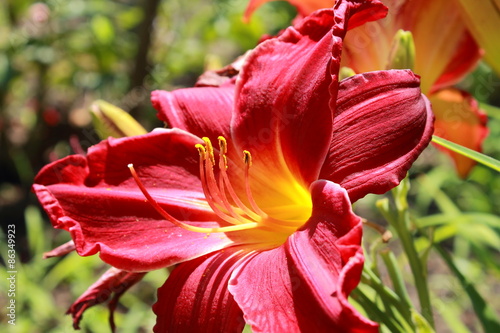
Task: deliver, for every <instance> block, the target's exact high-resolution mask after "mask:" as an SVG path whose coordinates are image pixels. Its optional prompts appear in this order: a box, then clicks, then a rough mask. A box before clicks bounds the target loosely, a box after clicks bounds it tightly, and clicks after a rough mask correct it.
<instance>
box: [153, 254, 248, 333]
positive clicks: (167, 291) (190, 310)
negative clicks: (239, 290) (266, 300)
mask: <svg viewBox="0 0 500 333" xmlns="http://www.w3.org/2000/svg"><path fill="white" fill-rule="evenodd" d="M244 255H245V253H244V252H240V250H238V248H233V249H226V250H225V251H224V252H223V251H220V252H217V253H215V254H213V255H209V256H205V257H201V258H198V259H195V260H192V261H189V262H186V263H183V264H181V265H179V266H178V267H176V268H175V269H174V271H173V272H172V273H171V274H170V276H169V277H168V279H167V281H166V282H165V284H164V285H163V286H162V287H161V288H160V289H159V290H158V301H157V303H156V304H155V305H153V311H154V312H155V314H156V315H157V320H156V325H155V327H154V332H158V333H160V332H161V333H163V332H171V333H174V332H179V333H184V332H193V333H195V332H207V333H209V332H238V333H239V332H241V331H242V330H243V327H244V326H245V321H244V320H243V314H242V312H241V310H240V308H239V307H238V305H237V304H236V302H235V301H234V299H233V296H232V295H231V294H230V293H229V292H228V290H227V284H228V280H229V277H230V275H231V272H232V270H233V268H234V266H235V265H238V263H239V262H240V260H241V259H242V257H243V256H244Z"/></svg>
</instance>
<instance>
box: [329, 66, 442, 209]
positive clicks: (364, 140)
mask: <svg viewBox="0 0 500 333" xmlns="http://www.w3.org/2000/svg"><path fill="white" fill-rule="evenodd" d="M419 83H420V82H419V78H418V77H417V76H415V75H414V74H413V73H412V72H411V71H408V70H390V71H379V72H369V73H364V74H359V75H355V76H353V77H351V78H348V79H346V80H343V81H342V82H341V83H340V89H339V98H338V104H337V114H336V116H335V120H334V125H333V138H332V143H331V146H330V152H329V155H328V157H327V159H326V161H325V165H324V167H323V170H322V172H321V175H320V178H323V179H328V180H331V181H333V182H335V183H338V184H340V185H341V186H342V187H344V188H345V189H347V192H348V193H349V197H350V198H351V201H353V202H354V201H356V200H358V199H359V198H362V197H363V196H365V195H366V194H368V193H376V194H382V193H385V192H386V191H388V190H390V189H391V188H393V187H394V186H396V185H397V184H399V182H400V181H401V180H402V179H403V178H404V177H405V176H406V172H407V171H408V169H409V168H410V167H411V165H412V163H413V162H414V161H415V159H416V158H417V157H418V155H419V154H420V153H421V152H422V150H423V149H424V148H425V147H426V146H427V145H428V143H429V141H430V139H431V136H432V132H433V121H434V116H433V114H432V110H431V108H430V103H429V101H428V100H427V98H426V97H425V96H424V95H422V94H421V92H420V88H419Z"/></svg>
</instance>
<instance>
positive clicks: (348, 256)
mask: <svg viewBox="0 0 500 333" xmlns="http://www.w3.org/2000/svg"><path fill="white" fill-rule="evenodd" d="M311 191H312V197H313V203H314V208H313V214H312V217H311V218H310V220H309V221H308V222H307V224H306V225H305V226H304V228H302V229H301V230H299V231H298V232H296V233H294V234H293V235H291V236H290V237H289V239H288V240H287V241H286V242H285V244H284V245H282V246H280V247H278V248H275V249H273V250H269V251H264V252H260V253H258V254H256V255H255V256H253V257H249V258H247V259H246V262H245V263H243V264H241V265H240V266H238V267H237V268H236V269H235V271H234V273H233V277H232V279H231V280H230V282H229V283H230V286H229V291H230V292H231V293H232V294H233V295H234V298H235V300H236V302H237V303H238V304H239V306H240V308H241V309H242V310H243V313H244V314H245V320H246V321H247V322H248V323H249V324H250V325H252V330H253V331H254V332H377V331H378V328H377V327H378V326H377V324H376V323H374V322H371V321H369V320H367V319H365V318H363V317H362V316H361V315H360V314H359V313H357V312H356V310H355V309H354V308H353V307H352V306H351V305H350V304H349V303H348V302H347V296H348V294H349V293H350V292H351V291H352V289H353V288H354V287H355V286H356V285H357V283H358V282H359V279H360V275H361V271H362V267H363V255H362V253H361V248H360V243H361V233H362V228H361V220H360V218H359V217H357V216H356V215H354V213H353V212H352V210H351V203H350V201H349V198H348V196H347V192H346V191H345V189H343V188H341V187H340V186H339V185H337V184H334V183H331V182H328V181H324V180H320V181H317V182H314V183H313V184H312V185H311Z"/></svg>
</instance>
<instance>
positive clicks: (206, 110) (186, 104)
mask: <svg viewBox="0 0 500 333" xmlns="http://www.w3.org/2000/svg"><path fill="white" fill-rule="evenodd" d="M151 101H152V103H153V106H154V107H155V108H156V110H158V118H159V119H160V120H162V121H165V122H167V123H168V125H169V126H170V127H175V128H179V129H182V130H185V131H187V132H190V133H192V134H194V135H196V136H198V137H200V138H201V137H205V136H206V137H209V138H210V140H212V141H214V142H217V137H218V136H219V135H222V136H225V137H226V138H228V137H230V133H229V123H230V122H231V114H232V110H233V107H234V84H232V83H227V84H224V85H222V86H221V87H196V88H185V89H177V90H174V91H172V92H168V91H162V90H156V91H153V92H152V93H151Z"/></svg>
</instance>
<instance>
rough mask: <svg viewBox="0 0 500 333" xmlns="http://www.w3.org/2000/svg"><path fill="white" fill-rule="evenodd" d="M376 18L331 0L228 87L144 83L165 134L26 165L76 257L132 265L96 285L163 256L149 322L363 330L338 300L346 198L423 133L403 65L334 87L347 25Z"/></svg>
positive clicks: (183, 327)
mask: <svg viewBox="0 0 500 333" xmlns="http://www.w3.org/2000/svg"><path fill="white" fill-rule="evenodd" d="M385 13H386V8H385V7H384V6H383V5H382V4H381V3H380V2H379V1H338V2H337V4H336V6H335V8H334V10H331V9H326V10H322V11H319V12H316V13H314V14H313V15H311V16H309V17H307V18H305V19H304V20H303V21H301V22H299V23H298V24H297V25H296V26H295V27H290V28H289V29H287V30H286V31H285V32H284V33H283V34H282V35H281V36H280V37H278V38H274V39H270V40H268V41H265V42H263V43H261V44H260V45H259V46H258V47H257V48H256V49H255V50H253V51H252V52H251V53H250V54H249V55H248V56H247V58H246V59H245V63H244V65H243V67H242V70H241V72H240V73H239V76H238V77H237V79H236V83H235V82H234V81H229V82H227V83H226V84H224V85H222V86H220V87H198V88H188V89H180V90H176V91H173V92H164V91H157V92H154V93H153V97H152V101H153V104H154V106H155V107H156V108H157V109H158V111H159V114H158V115H159V118H160V119H162V120H164V121H167V122H168V123H169V124H170V125H171V126H172V127H173V129H163V130H155V131H153V132H152V133H149V134H146V135H141V136H135V137H128V138H123V139H109V140H107V141H104V142H102V143H100V144H98V145H96V146H94V147H91V148H90V149H89V153H88V155H87V156H86V157H84V156H69V157H67V158H65V159H62V160H60V161H58V162H56V163H53V164H51V165H48V166H46V167H45V168H44V169H43V170H42V171H41V172H40V173H39V174H38V176H37V177H36V179H35V185H34V186H33V189H34V191H35V193H36V194H37V196H38V198H39V200H40V202H41V203H42V205H43V207H44V208H45V210H46V211H47V213H48V215H49V216H50V218H51V221H52V223H53V225H54V227H56V228H60V229H65V230H67V231H69V232H70V233H71V236H72V238H73V240H74V243H75V247H76V250H77V251H78V253H79V254H80V255H82V256H88V255H93V254H96V253H99V254H100V257H101V258H102V259H103V260H104V261H105V262H107V263H108V264H110V265H112V266H114V267H116V268H118V269H119V270H123V271H126V272H133V273H131V274H133V275H126V274H127V273H125V272H122V271H115V272H113V274H111V273H110V274H111V275H110V279H111V280H113V279H119V278H122V279H125V280H128V281H131V280H133V281H136V280H139V279H140V277H141V276H140V274H141V272H146V271H150V270H154V269H158V268H162V267H168V266H172V265H175V264H178V266H177V267H176V268H175V269H174V270H173V272H172V273H171V275H170V276H169V277H168V279H167V281H166V282H165V284H164V286H163V287H161V288H160V289H159V291H158V302H157V303H156V304H155V305H154V307H153V310H154V312H155V313H156V314H157V318H158V319H157V324H156V326H155V328H154V330H155V332H201V331H203V332H220V331H224V332H226V331H241V329H242V328H243V326H244V323H245V322H247V323H249V324H250V325H252V329H253V331H255V332H299V331H308V332H317V331H320V332H324V331H336V332H375V331H377V330H378V325H377V324H376V323H374V322H372V321H370V320H367V319H365V318H363V317H362V316H361V315H360V314H359V313H358V312H357V311H356V310H355V309H354V308H353V307H352V306H351V305H350V304H349V303H348V302H347V297H348V295H349V293H350V292H351V291H352V290H353V289H354V288H355V287H356V285H357V284H358V283H359V279H360V274H361V270H362V267H363V260H364V259H363V254H362V250H361V246H360V243H361V233H362V228H361V220H360V218H359V217H357V216H356V215H354V214H353V212H352V210H351V202H354V201H356V200H357V199H359V198H361V197H363V196H365V195H366V194H368V193H384V192H386V191H387V190H389V189H391V188H392V187H394V186H396V185H397V184H398V183H399V182H400V181H401V179H403V178H404V177H405V175H406V172H407V170H408V169H409V167H410V166H411V164H412V163H413V161H414V160H415V159H416V158H417V156H418V155H419V154H420V152H421V151H422V150H423V149H424V148H425V147H426V146H427V144H428V143H429V141H430V137H431V134H432V131H433V125H432V123H433V116H432V112H431V110H430V106H429V102H428V100H427V99H426V98H425V97H424V96H423V95H422V94H421V92H420V88H419V84H420V83H419V79H418V77H416V76H415V75H414V74H413V73H412V72H410V71H406V70H392V71H379V72H371V73H365V74H360V75H355V76H353V77H351V78H348V79H346V80H343V81H341V82H340V83H339V82H338V71H339V64H340V53H341V50H342V39H343V37H344V34H345V32H346V29H347V25H349V28H354V27H356V26H359V25H361V24H363V23H365V22H367V21H368V20H374V19H378V18H381V17H383V16H384V15H385ZM216 142H217V143H218V144H215V143H216ZM129 164H133V166H134V167H133V169H132V172H130V171H129V168H127V165H129ZM138 185H139V186H138ZM145 197H146V200H145ZM153 208H154V209H153ZM106 284H109V282H108V280H107V279H103V281H100V282H98V283H97V286H95V288H97V289H99V288H101V287H102V286H104V285H106ZM93 295H94V294H93V293H92V291H91V292H89V293H87V295H84V296H86V297H84V296H82V300H81V305H80V307H75V311H77V310H78V309H81V306H84V307H85V306H87V303H86V302H89V300H90V299H92V297H94V296H93ZM74 315H76V317H77V318H76V319H75V320H78V319H79V318H80V316H81V311H80V312H78V313H77V314H75V313H74Z"/></svg>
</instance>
